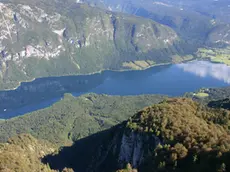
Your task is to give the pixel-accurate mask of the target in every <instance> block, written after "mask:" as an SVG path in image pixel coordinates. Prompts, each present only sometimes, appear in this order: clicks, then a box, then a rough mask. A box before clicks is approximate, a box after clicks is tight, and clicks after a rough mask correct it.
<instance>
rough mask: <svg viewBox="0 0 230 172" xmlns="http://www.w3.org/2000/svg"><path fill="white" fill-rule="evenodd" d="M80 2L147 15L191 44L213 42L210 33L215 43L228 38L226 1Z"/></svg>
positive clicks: (133, 0)
mask: <svg viewBox="0 0 230 172" xmlns="http://www.w3.org/2000/svg"><path fill="white" fill-rule="evenodd" d="M82 2H85V3H88V4H90V5H91V6H97V7H100V8H105V9H108V10H110V11H117V12H123V13H128V14H133V15H136V16H141V17H144V18H149V19H152V20H153V21H156V22H159V23H161V24H164V25H167V26H169V27H170V28H172V29H174V30H175V31H176V32H177V34H178V35H180V36H181V37H182V38H183V39H184V40H186V41H187V42H189V43H190V44H191V46H193V47H199V46H201V47H202V46H203V45H204V44H205V45H208V46H210V45H211V44H215V43H216V41H217V40H213V39H211V38H212V36H213V35H216V39H218V41H219V42H218V43H222V42H221V41H222V39H223V37H224V40H223V41H224V42H223V43H226V39H227V42H228V41H229V38H227V36H226V34H228V31H229V26H228V24H229V23H230V21H229V16H230V12H229V10H228V9H229V7H228V5H230V4H229V2H228V1H227V0H222V1H210V0H202V1H192V0H186V1H184V0H183V1H173V0H159V1H155V0H145V1H143V0H142V1H140V0H132V1H130V0H118V1H116V2H115V1H113V0H102V1H98V0H83V1H82ZM218 28H222V29H221V30H220V29H218ZM218 30H219V31H218ZM219 33H221V34H220V35H219ZM227 45H229V42H228V43H227Z"/></svg>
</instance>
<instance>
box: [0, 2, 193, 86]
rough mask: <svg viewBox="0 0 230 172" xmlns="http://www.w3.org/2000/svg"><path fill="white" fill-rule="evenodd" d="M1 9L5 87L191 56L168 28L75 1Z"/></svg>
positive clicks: (14, 4)
mask: <svg viewBox="0 0 230 172" xmlns="http://www.w3.org/2000/svg"><path fill="white" fill-rule="evenodd" d="M0 9H1V10H0V13H1V16H2V21H3V22H2V24H1V25H0V29H1V32H0V35H1V37H0V52H1V53H0V56H1V59H0V65H1V73H0V74H1V75H0V77H1V79H0V89H9V88H14V87H16V86H18V84H19V83H20V82H21V81H28V80H32V79H34V78H38V77H47V76H62V75H74V74H89V73H93V72H98V71H101V70H104V69H114V70H121V69H132V66H135V65H136V66H143V65H144V66H146V67H148V66H152V65H154V64H159V63H167V62H170V63H171V62H178V61H183V60H187V59H188V57H186V55H188V54H190V52H192V51H191V50H190V47H189V46H187V44H186V43H185V42H184V41H183V39H181V38H180V37H179V36H178V35H177V33H176V32H175V31H174V30H173V29H171V28H169V27H167V26H164V25H161V24H159V23H156V22H154V21H152V20H149V19H144V18H141V17H135V16H130V15H125V14H121V13H115V12H110V11H106V10H102V9H98V8H93V7H90V6H88V5H86V4H80V3H76V2H73V1H71V0H69V1H50V2H46V1H43V0H36V1H31V2H28V1H26V0H20V1H15V0H10V1H3V2H2V3H0ZM187 49H188V50H187Z"/></svg>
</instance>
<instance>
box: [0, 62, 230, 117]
mask: <svg viewBox="0 0 230 172" xmlns="http://www.w3.org/2000/svg"><path fill="white" fill-rule="evenodd" d="M228 85H230V68H229V67H227V66H226V65H222V64H214V63H210V62H203V61H195V62H191V63H186V64H177V65H163V66H156V67H152V68H149V69H147V70H143V71H126V72H114V71H104V72H102V73H98V74H93V75H82V76H64V77H49V78H40V79H36V80H34V81H32V82H29V83H22V84H21V86H20V87H19V88H18V89H17V90H11V91H0V119H1V118H11V117H14V116H18V115H23V114H25V113H28V112H31V111H34V110H38V109H42V108H45V107H48V106H50V105H52V104H53V103H55V102H56V101H58V100H60V99H61V98H62V97H63V95H64V94H65V93H72V94H73V95H74V96H79V95H81V94H85V93H89V92H93V93H97V94H109V95H121V96H123V95H140V94H165V95H170V96H181V95H183V94H184V93H185V92H192V91H195V90H197V89H200V88H202V87H223V86H228Z"/></svg>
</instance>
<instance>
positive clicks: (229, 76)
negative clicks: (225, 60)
mask: <svg viewBox="0 0 230 172" xmlns="http://www.w3.org/2000/svg"><path fill="white" fill-rule="evenodd" d="M177 66H178V67H179V68H182V69H183V70H184V71H185V72H190V73H193V74H195V75H197V76H200V77H207V76H211V77H213V78H216V79H218V80H221V81H224V82H225V83H228V84H230V67H229V66H227V65H225V64H216V63H210V62H208V61H195V62H191V63H186V64H178V65H177Z"/></svg>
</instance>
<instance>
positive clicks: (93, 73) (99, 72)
mask: <svg viewBox="0 0 230 172" xmlns="http://www.w3.org/2000/svg"><path fill="white" fill-rule="evenodd" d="M196 60H198V59H191V60H185V61H181V62H179V63H170V62H168V63H158V64H154V65H150V66H148V67H145V68H142V69H139V70H137V69H120V70H119V69H118V70H112V69H102V70H99V71H96V72H91V73H87V74H84V73H79V74H71V75H61V76H44V77H38V78H32V79H31V80H27V81H20V82H19V84H18V85H17V86H16V87H14V88H8V89H2V90H0V91H14V90H17V89H18V88H19V87H20V86H21V84H22V83H29V82H33V81H35V80H36V79H41V78H49V77H67V76H90V75H95V74H101V73H103V72H105V71H112V72H129V71H143V70H147V69H150V68H152V67H157V66H164V65H175V64H181V63H187V62H193V61H196Z"/></svg>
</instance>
